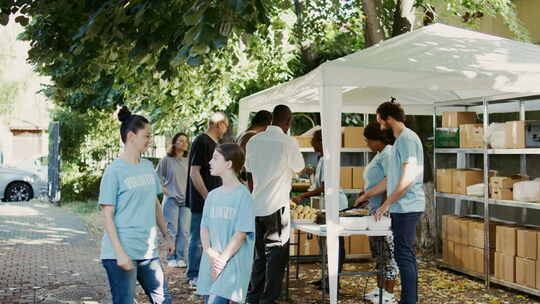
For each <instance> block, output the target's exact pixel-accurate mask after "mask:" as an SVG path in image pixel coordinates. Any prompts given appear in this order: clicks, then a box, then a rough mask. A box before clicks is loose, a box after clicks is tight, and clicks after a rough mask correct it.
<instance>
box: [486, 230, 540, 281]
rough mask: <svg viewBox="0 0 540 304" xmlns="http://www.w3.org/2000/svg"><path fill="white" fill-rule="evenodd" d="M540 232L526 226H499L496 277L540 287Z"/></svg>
mask: <svg viewBox="0 0 540 304" xmlns="http://www.w3.org/2000/svg"><path fill="white" fill-rule="evenodd" d="M539 232H540V231H539V230H535V229H528V228H524V227H517V226H504V225H500V226H497V252H495V278H497V279H500V280H504V281H507V282H514V283H517V284H519V285H522V286H526V287H529V288H536V289H540V267H539V266H538V263H537V260H538V238H539V237H540V234H539Z"/></svg>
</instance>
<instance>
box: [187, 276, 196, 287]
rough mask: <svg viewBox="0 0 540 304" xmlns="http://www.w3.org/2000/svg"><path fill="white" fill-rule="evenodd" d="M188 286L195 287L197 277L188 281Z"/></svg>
mask: <svg viewBox="0 0 540 304" xmlns="http://www.w3.org/2000/svg"><path fill="white" fill-rule="evenodd" d="M188 285H189V288H191V289H197V278H195V279H191V280H189V281H188Z"/></svg>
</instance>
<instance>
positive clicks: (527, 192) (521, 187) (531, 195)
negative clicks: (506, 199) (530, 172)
mask: <svg viewBox="0 0 540 304" xmlns="http://www.w3.org/2000/svg"><path fill="white" fill-rule="evenodd" d="M513 192H514V194H513V196H514V200H515V201H522V202H538V203H540V180H538V179H536V180H532V181H524V182H518V183H515V184H514V190H513Z"/></svg>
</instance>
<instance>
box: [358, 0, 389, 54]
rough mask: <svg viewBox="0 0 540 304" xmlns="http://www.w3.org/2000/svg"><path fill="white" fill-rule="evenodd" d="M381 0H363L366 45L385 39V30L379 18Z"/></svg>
mask: <svg viewBox="0 0 540 304" xmlns="http://www.w3.org/2000/svg"><path fill="white" fill-rule="evenodd" d="M380 7H381V0H362V10H363V12H364V15H365V16H366V21H365V23H364V36H365V41H366V47H369V46H372V45H374V44H376V43H379V42H380V41H382V40H384V31H383V28H382V25H381V22H380V20H379V11H380V10H379V9H380Z"/></svg>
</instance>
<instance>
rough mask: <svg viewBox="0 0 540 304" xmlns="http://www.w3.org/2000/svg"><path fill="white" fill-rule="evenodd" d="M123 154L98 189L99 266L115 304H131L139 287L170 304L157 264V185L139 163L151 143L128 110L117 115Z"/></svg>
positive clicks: (140, 120) (141, 121) (143, 123)
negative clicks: (101, 227)
mask: <svg viewBox="0 0 540 304" xmlns="http://www.w3.org/2000/svg"><path fill="white" fill-rule="evenodd" d="M118 119H119V120H120V121H121V122H122V125H121V127H120V136H121V138H122V142H123V143H124V145H125V147H124V151H123V152H122V153H121V154H120V156H119V157H118V158H117V159H116V160H114V161H113V162H112V163H111V164H110V165H109V166H108V167H107V169H105V173H104V174H103V177H102V179H101V185H100V189H99V205H100V206H101V211H102V214H103V218H104V224H105V234H104V235H103V240H102V242H101V261H102V264H103V266H104V267H105V270H106V271H107V277H108V279H109V285H110V288H111V293H112V298H113V303H114V304H131V303H133V300H134V297H135V283H136V281H139V284H141V286H142V288H143V289H144V291H145V293H146V294H147V295H148V297H149V298H150V302H152V303H160V304H161V303H163V304H168V303H171V297H170V295H169V291H168V287H167V281H166V279H165V276H164V274H163V269H162V267H161V263H160V261H159V252H158V246H157V239H158V226H159V230H160V231H161V233H162V235H163V236H164V238H165V240H166V243H167V249H168V251H169V253H170V252H172V241H171V240H170V237H169V236H168V234H167V226H166V222H165V220H164V218H163V214H162V213H161V207H160V203H159V201H158V200H157V195H158V194H159V193H161V183H160V179H159V177H158V176H157V175H156V173H155V171H154V167H153V165H152V163H151V162H150V161H149V160H146V159H143V158H141V154H142V153H144V152H145V151H146V150H147V149H148V146H149V145H150V141H151V130H150V124H149V123H148V120H147V119H146V118H144V117H142V116H139V115H131V112H130V111H129V110H128V109H127V107H123V108H122V109H121V110H120V112H119V113H118Z"/></svg>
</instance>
